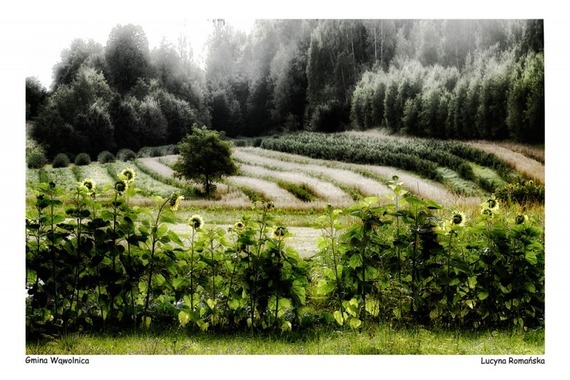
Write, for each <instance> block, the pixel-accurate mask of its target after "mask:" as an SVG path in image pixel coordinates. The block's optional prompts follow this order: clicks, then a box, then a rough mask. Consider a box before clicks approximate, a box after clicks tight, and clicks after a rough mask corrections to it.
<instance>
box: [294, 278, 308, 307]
mask: <svg viewBox="0 0 570 380" xmlns="http://www.w3.org/2000/svg"><path fill="white" fill-rule="evenodd" d="M291 293H292V295H293V297H294V298H295V300H296V301H297V303H299V304H301V305H304V304H305V301H306V299H307V296H306V293H305V287H304V286H303V285H302V284H301V282H300V281H298V280H295V281H293V286H292V287H291Z"/></svg>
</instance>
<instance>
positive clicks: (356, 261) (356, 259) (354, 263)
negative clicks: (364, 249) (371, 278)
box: [348, 255, 362, 269]
mask: <svg viewBox="0 0 570 380" xmlns="http://www.w3.org/2000/svg"><path fill="white" fill-rule="evenodd" d="M348 266H349V267H351V268H352V269H356V268H358V267H360V266H362V257H361V256H360V255H354V256H352V257H351V258H350V260H349V261H348Z"/></svg>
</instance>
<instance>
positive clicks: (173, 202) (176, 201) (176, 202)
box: [168, 193, 184, 211]
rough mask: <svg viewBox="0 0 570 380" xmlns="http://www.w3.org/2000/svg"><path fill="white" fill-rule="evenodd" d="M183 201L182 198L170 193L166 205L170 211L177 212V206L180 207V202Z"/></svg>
mask: <svg viewBox="0 0 570 380" xmlns="http://www.w3.org/2000/svg"><path fill="white" fill-rule="evenodd" d="M183 199H184V196H182V195H179V194H178V193H172V195H171V196H170V199H169V200H168V204H169V205H170V209H171V210H172V211H176V210H178V206H180V201H181V200H183Z"/></svg>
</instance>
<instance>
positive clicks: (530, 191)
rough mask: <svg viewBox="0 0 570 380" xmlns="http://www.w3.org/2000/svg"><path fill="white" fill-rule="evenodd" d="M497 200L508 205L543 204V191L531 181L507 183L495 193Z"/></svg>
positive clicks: (541, 186) (542, 188) (540, 186)
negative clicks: (512, 203)
mask: <svg viewBox="0 0 570 380" xmlns="http://www.w3.org/2000/svg"><path fill="white" fill-rule="evenodd" d="M497 198H498V199H500V200H502V201H504V202H509V203H511V202H516V203H520V204H527V203H535V202H538V203H544V198H545V189H544V185H541V184H539V183H535V182H534V181H532V180H530V181H520V182H516V183H509V184H507V185H506V186H505V187H503V188H501V189H499V190H498V191H497Z"/></svg>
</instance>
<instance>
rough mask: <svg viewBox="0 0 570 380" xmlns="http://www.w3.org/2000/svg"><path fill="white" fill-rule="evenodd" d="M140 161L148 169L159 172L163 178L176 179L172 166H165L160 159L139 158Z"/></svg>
mask: <svg viewBox="0 0 570 380" xmlns="http://www.w3.org/2000/svg"><path fill="white" fill-rule="evenodd" d="M138 161H139V162H141V163H142V164H143V165H144V166H146V167H147V168H148V169H150V170H152V171H154V172H157V173H158V174H160V175H161V176H163V177H168V178H174V170H172V168H171V167H170V166H167V165H164V164H163V163H162V162H160V161H159V157H145V158H139V159H138Z"/></svg>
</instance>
